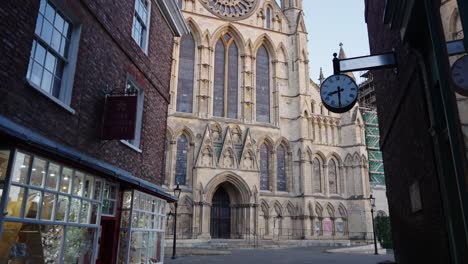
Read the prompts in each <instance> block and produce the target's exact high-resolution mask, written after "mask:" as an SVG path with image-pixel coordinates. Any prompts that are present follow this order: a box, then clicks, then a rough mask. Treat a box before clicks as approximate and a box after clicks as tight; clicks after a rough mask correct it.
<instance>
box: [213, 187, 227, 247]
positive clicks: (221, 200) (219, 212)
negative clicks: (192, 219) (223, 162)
mask: <svg viewBox="0 0 468 264" xmlns="http://www.w3.org/2000/svg"><path fill="white" fill-rule="evenodd" d="M229 204H230V201H229V195H228V193H227V192H226V191H225V190H224V188H222V187H220V188H219V189H218V190H217V191H216V192H215V194H214V195H213V202H212V203H211V227H210V229H211V238H214V239H217V238H231V208H230V206H229Z"/></svg>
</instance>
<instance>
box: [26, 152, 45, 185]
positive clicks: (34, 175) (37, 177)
mask: <svg viewBox="0 0 468 264" xmlns="http://www.w3.org/2000/svg"><path fill="white" fill-rule="evenodd" d="M46 165H47V163H46V161H45V160H43V159H40V158H34V161H33V168H32V171H31V180H30V184H31V185H32V186H38V187H42V186H43V184H44V178H45V174H46Z"/></svg>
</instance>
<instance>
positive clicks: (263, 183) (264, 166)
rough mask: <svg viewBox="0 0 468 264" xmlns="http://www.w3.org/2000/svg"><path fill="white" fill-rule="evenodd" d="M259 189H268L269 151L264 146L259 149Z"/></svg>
mask: <svg viewBox="0 0 468 264" xmlns="http://www.w3.org/2000/svg"><path fill="white" fill-rule="evenodd" d="M260 189H261V190H263V191H268V190H269V189H270V150H269V149H268V146H267V145H266V144H263V145H262V146H261V147H260Z"/></svg>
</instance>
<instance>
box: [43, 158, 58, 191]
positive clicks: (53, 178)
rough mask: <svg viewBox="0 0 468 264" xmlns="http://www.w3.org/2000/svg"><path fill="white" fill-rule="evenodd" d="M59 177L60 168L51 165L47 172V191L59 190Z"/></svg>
mask: <svg viewBox="0 0 468 264" xmlns="http://www.w3.org/2000/svg"><path fill="white" fill-rule="evenodd" d="M59 175H60V166H59V165H57V164H54V163H49V170H48V171H47V180H46V187H47V189H51V190H57V185H58V181H59Z"/></svg>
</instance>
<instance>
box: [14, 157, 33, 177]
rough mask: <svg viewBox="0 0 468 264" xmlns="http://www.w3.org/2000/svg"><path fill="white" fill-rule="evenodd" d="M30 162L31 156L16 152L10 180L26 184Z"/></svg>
mask: <svg viewBox="0 0 468 264" xmlns="http://www.w3.org/2000/svg"><path fill="white" fill-rule="evenodd" d="M30 164H31V156H29V155H27V154H24V153H21V152H17V153H16V160H15V165H14V167H13V176H12V179H11V180H12V181H13V182H19V183H23V184H27V183H28V172H29V166H30Z"/></svg>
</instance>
